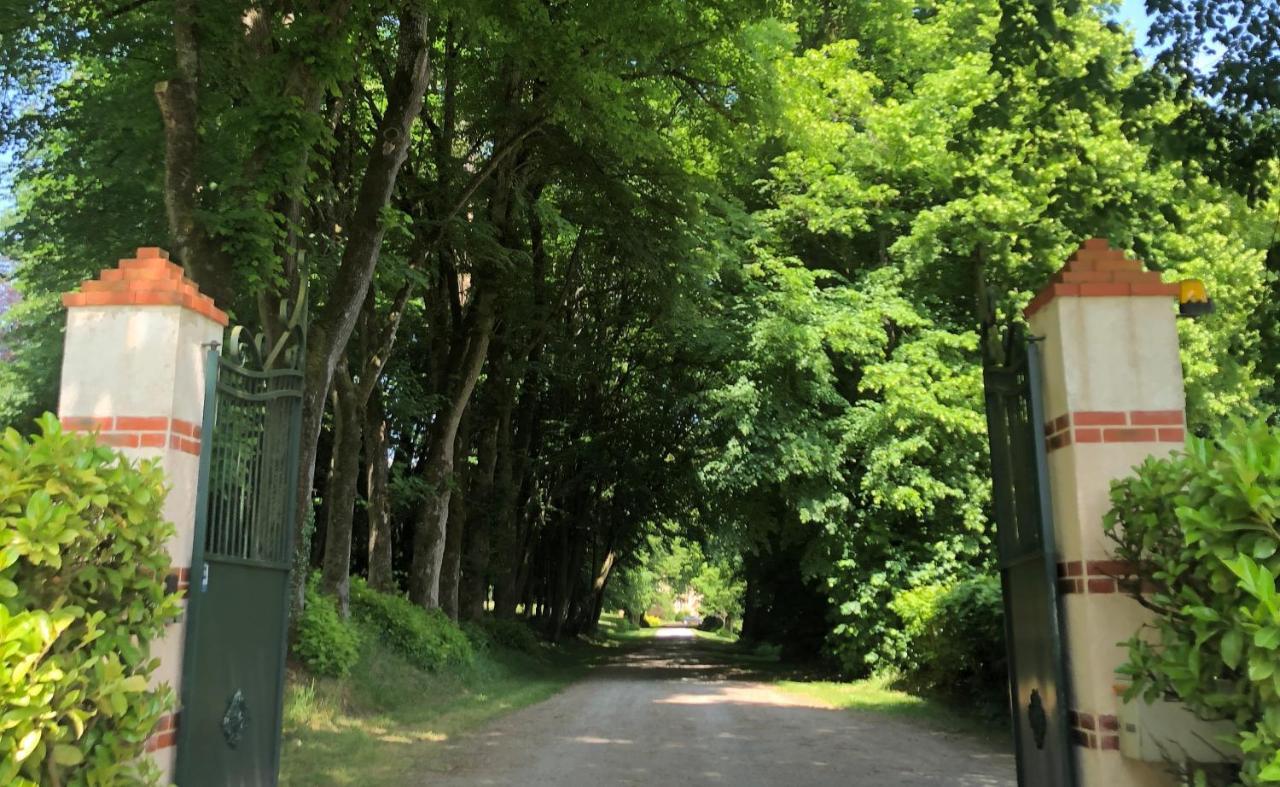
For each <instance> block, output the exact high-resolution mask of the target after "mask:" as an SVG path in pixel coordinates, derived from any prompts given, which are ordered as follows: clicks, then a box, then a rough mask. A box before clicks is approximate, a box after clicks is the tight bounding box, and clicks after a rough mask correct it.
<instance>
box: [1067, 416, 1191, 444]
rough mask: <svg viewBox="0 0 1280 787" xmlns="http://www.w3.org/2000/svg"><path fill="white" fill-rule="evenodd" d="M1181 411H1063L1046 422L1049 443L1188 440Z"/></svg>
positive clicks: (1178, 441)
mask: <svg viewBox="0 0 1280 787" xmlns="http://www.w3.org/2000/svg"><path fill="white" fill-rule="evenodd" d="M1184 422H1185V419H1184V418H1183V415H1182V411H1181V410H1130V411H1128V412H1125V411H1123V410H1086V411H1081V412H1075V413H1063V414H1062V415H1060V416H1058V417H1057V418H1054V419H1052V420H1050V421H1048V422H1047V423H1045V425H1044V433H1045V437H1046V440H1045V446H1046V448H1047V450H1049V451H1054V450H1056V449H1058V448H1065V447H1067V446H1069V445H1071V444H1072V443H1178V444H1181V443H1183V442H1185V441H1186V430H1185V428H1184Z"/></svg>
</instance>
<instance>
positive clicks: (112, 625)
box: [0, 414, 179, 785]
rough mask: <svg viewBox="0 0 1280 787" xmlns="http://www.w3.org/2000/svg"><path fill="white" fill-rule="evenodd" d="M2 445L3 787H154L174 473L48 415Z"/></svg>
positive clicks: (170, 601)
mask: <svg viewBox="0 0 1280 787" xmlns="http://www.w3.org/2000/svg"><path fill="white" fill-rule="evenodd" d="M39 427H40V432H41V433H40V434H39V435H38V436H35V437H33V438H30V439H28V438H24V437H22V436H20V435H19V434H18V433H17V432H16V431H15V430H13V429H8V430H6V431H5V433H4V435H3V439H0V784H6V785H11V784H16V785H34V784H121V783H139V782H142V783H152V782H154V781H155V780H156V778H157V777H158V773H157V772H156V769H155V767H154V765H153V764H152V763H151V762H150V760H148V759H146V758H140V757H139V755H140V754H142V750H143V745H144V744H145V742H146V740H147V737H148V736H149V735H150V733H151V730H152V728H153V727H155V725H156V722H157V720H159V718H160V716H161V715H162V714H163V713H164V712H165V711H166V710H167V709H168V708H169V707H170V706H171V705H172V702H173V692H172V690H170V689H169V688H168V687H167V686H166V687H159V688H154V689H152V688H149V687H148V682H149V678H150V676H151V673H152V671H153V670H154V669H155V667H156V665H157V663H158V662H157V661H155V660H153V659H151V657H150V654H149V646H150V644H151V642H152V641H153V640H155V639H157V638H158V637H160V636H162V635H163V633H164V627H165V624H166V623H167V622H168V621H170V620H172V619H173V618H174V617H176V615H177V613H178V610H179V607H178V596H177V595H176V594H168V593H166V592H165V587H164V578H165V575H166V574H168V572H169V555H168V553H167V552H166V551H165V547H164V544H165V541H166V540H168V539H169V538H170V537H172V536H173V534H174V530H173V526H172V525H170V524H169V523H167V522H165V521H164V520H163V519H162V517H161V507H162V505H163V502H164V497H165V482H164V474H163V472H162V471H161V469H160V468H159V466H157V465H156V464H155V463H153V462H143V463H141V464H140V465H136V466H135V465H132V464H131V463H130V462H129V461H128V460H127V459H125V458H124V457H123V456H121V455H120V454H118V453H117V452H115V451H113V450H111V449H110V448H107V447H105V446H98V445H96V444H95V442H94V439H93V437H91V436H88V435H81V434H73V433H66V432H63V431H62V430H61V428H60V427H59V425H58V420H57V419H56V418H55V417H54V416H52V415H47V414H46V415H45V416H44V417H42V418H41V419H40V421H39Z"/></svg>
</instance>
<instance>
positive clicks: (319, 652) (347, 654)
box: [293, 574, 360, 678]
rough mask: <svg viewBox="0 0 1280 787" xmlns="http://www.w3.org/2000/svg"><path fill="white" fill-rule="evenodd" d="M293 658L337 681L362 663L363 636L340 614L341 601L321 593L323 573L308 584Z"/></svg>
mask: <svg viewBox="0 0 1280 787" xmlns="http://www.w3.org/2000/svg"><path fill="white" fill-rule="evenodd" d="M293 655H294V656H295V657H296V658H297V659H298V660H299V661H301V662H302V663H303V664H305V665H306V666H307V669H309V670H311V671H312V672H314V673H316V674H319V675H329V676H332V677H335V678H340V677H343V676H345V675H347V674H349V673H350V672H351V668H352V667H354V666H355V665H356V662H357V661H359V660H360V634H359V632H357V631H356V628H355V626H353V625H352V624H351V622H350V621H346V620H343V619H342V616H341V615H339V614H338V604H337V601H336V600H335V599H334V598H333V597H331V596H326V595H324V594H323V593H321V592H320V585H319V574H315V575H313V576H312V577H311V579H310V580H309V581H308V582H307V589H306V606H305V607H304V608H303V610H302V614H301V615H300V616H299V617H298V625H297V637H296V638H295V640H294V643H293Z"/></svg>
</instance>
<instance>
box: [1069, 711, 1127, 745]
mask: <svg viewBox="0 0 1280 787" xmlns="http://www.w3.org/2000/svg"><path fill="white" fill-rule="evenodd" d="M1067 720H1068V723H1070V725H1071V742H1072V743H1074V744H1075V745H1077V746H1079V747H1081V748H1083V749H1104V750H1112V751H1119V750H1120V720H1119V719H1117V718H1116V717H1115V716H1110V715H1106V714H1095V713H1085V712H1084V711H1077V710H1071V711H1067Z"/></svg>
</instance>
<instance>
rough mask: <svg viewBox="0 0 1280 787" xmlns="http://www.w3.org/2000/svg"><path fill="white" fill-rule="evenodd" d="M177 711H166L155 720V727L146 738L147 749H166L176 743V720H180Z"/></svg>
mask: <svg viewBox="0 0 1280 787" xmlns="http://www.w3.org/2000/svg"><path fill="white" fill-rule="evenodd" d="M180 715H181V714H179V713H166V714H165V715H163V716H161V717H160V720H159V721H157V722H156V726H155V729H153V730H152V731H151V736H150V737H149V738H147V744H146V749H147V751H159V750H160V749H168V748H169V747H171V746H177V745H178V722H179V721H180Z"/></svg>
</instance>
